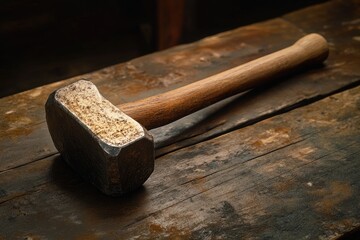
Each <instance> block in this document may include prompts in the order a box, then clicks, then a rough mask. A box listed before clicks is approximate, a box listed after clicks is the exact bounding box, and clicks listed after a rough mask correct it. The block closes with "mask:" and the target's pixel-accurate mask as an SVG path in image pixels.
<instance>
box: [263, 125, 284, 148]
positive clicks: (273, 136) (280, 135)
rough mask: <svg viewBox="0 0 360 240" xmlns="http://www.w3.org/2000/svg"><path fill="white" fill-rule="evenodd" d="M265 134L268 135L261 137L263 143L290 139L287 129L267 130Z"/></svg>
mask: <svg viewBox="0 0 360 240" xmlns="http://www.w3.org/2000/svg"><path fill="white" fill-rule="evenodd" d="M265 135H266V136H265V137H264V138H262V139H260V142H261V143H262V144H263V145H268V144H270V143H273V142H278V141H282V140H284V139H289V134H288V133H287V132H286V131H277V130H276V129H270V130H268V131H266V134H265Z"/></svg>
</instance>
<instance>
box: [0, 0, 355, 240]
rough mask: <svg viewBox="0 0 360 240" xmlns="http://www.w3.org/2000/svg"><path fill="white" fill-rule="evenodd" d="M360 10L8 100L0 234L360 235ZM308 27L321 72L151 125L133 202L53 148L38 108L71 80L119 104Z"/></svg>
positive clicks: (236, 60)
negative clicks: (112, 194) (145, 175)
mask: <svg viewBox="0 0 360 240" xmlns="http://www.w3.org/2000/svg"><path fill="white" fill-rule="evenodd" d="M359 13H360V8H359V1H331V2H328V3H325V4H321V5H317V6H312V7H310V8H307V9H304V10H301V11H298V12H295V13H291V14H288V15H285V16H283V17H279V18H276V19H273V20H269V21H266V22H262V23H257V24H254V25H249V26H245V27H241V28H239V29H235V30H233V31H230V32H225V33H222V34H219V35H215V36H212V37H209V38H206V39H204V40H201V41H199V42H195V43H193V44H188V45H183V46H179V47H176V48H173V49H169V50H167V51H164V52H159V53H155V54H151V55H148V56H144V57H141V58H138V59H135V60H132V61H130V62H127V63H124V64H119V65H115V66H112V67H109V68H106V69H103V70H100V71H97V72H94V73H90V74H86V75H83V76H79V77H76V78H72V79H68V80H65V81H63V82H59V83H56V84H51V85H48V86H44V87H41V88H37V89H34V90H31V91H27V92H24V93H21V94H17V95H14V96H10V97H7V98H3V99H0V113H1V114H0V132H1V135H0V216H1V218H0V219H1V220H0V239H1V237H3V238H5V239H13V238H22V239H23V238H25V237H39V238H44V239H45V238H48V239H63V238H78V239H111V238H115V239H116V238H119V237H124V238H125V237H134V238H136V237H137V236H138V238H140V239H141V238H145V239H146V238H153V237H155V236H160V237H164V238H166V237H169V238H176V237H179V238H199V239H203V238H209V239H211V238H215V237H219V238H221V237H223V238H233V239H238V238H239V237H241V236H243V237H248V238H250V237H254V238H270V237H275V238H284V239H286V238H294V239H299V238H319V237H324V238H331V237H334V236H339V235H341V234H343V233H345V232H348V231H350V230H352V229H354V228H356V227H358V226H359V221H360V218H359V216H360V206H359V202H360V201H359V197H358V196H360V195H359V186H360V185H359V183H358V182H359V174H357V169H359V160H360V159H359V157H358V155H359V154H357V153H358V152H359V147H358V146H359V136H360V134H359V88H358V87H356V86H357V85H358V84H359V81H360V69H359V67H358V66H360V58H359V54H360V51H359V43H360V41H359V36H360V32H359V25H360V21H359V15H360V14H359ZM310 32H319V33H320V34H323V35H324V36H325V37H326V38H327V39H328V40H329V42H330V46H331V52H330V57H329V59H328V61H327V62H326V64H325V65H324V66H318V67H315V68H313V69H307V70H306V71H304V72H301V73H299V74H298V75H294V76H291V77H287V79H283V80H285V81H278V82H277V83H274V84H272V85H271V86H267V87H264V88H262V89H256V90H253V91H250V92H247V93H245V94H242V95H238V96H235V97H233V98H231V99H227V100H225V101H223V102H221V103H219V104H216V105H214V106H211V107H209V108H207V109H204V110H203V111H200V112H197V113H195V114H193V115H191V116H189V117H186V118H184V119H181V120H179V121H177V122H175V123H173V124H170V125H168V126H165V127H163V128H159V129H155V130H153V131H152V132H153V134H154V136H155V139H156V145H157V155H158V156H159V158H158V159H157V160H156V163H155V164H156V169H155V172H154V174H153V175H152V177H151V178H150V179H149V180H148V181H147V182H146V184H145V185H144V188H142V189H140V190H139V191H138V192H136V193H134V194H132V195H131V196H128V197H126V198H117V199H113V198H108V197H105V196H103V195H101V194H100V193H99V192H97V191H96V190H95V189H93V188H92V187H91V186H89V185H88V184H86V183H84V182H83V181H82V180H81V179H79V178H78V177H77V176H76V174H75V173H73V172H72V171H71V170H70V169H69V168H68V167H67V166H66V165H65V164H64V163H63V162H62V161H61V157H60V156H59V154H58V153H57V151H56V150H55V148H54V146H53V144H52V142H51V139H50V136H49V134H48V132H47V128H46V123H45V122H44V109H43V105H44V102H45V100H46V98H47V96H48V94H49V93H51V92H52V91H53V90H54V89H56V88H58V87H60V86H62V85H64V84H67V83H69V82H72V81H75V80H77V79H81V78H85V79H88V80H91V81H93V82H94V83H95V84H96V85H97V86H99V89H100V91H101V92H102V93H103V95H104V96H105V97H106V98H108V99H109V100H110V101H111V102H113V103H114V104H119V103H122V102H127V101H131V100H135V99H139V98H143V97H146V96H150V95H153V94H155V93H159V92H163V91H166V90H168V89H173V88H176V87H178V86H181V85H184V84H186V83H190V82H193V81H195V80H198V79H201V78H203V77H206V76H209V75H211V74H214V73H217V72H220V71H222V70H225V69H228V68H230V67H233V66H236V65H238V64H240V63H243V62H246V61H249V60H251V59H254V58H256V57H258V56H262V55H264V54H266V53H269V52H272V51H275V50H278V49H280V48H283V47H286V46H288V45H290V44H291V43H293V42H294V41H295V40H296V39H297V38H299V37H301V36H303V35H304V34H305V33H310ZM346 89H349V90H346ZM336 92H340V93H339V94H335V93H336ZM334 94H335V95H334ZM327 96H328V97H327ZM319 99H323V100H320V101H319ZM312 102H315V103H313V104H310V105H308V104H309V103H312ZM291 109H296V110H293V111H290V112H287V111H289V110H291ZM284 112H285V113H284ZM273 116H274V117H273Z"/></svg>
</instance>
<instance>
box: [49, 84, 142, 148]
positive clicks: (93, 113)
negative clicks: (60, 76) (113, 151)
mask: <svg viewBox="0 0 360 240" xmlns="http://www.w3.org/2000/svg"><path fill="white" fill-rule="evenodd" d="M55 99H56V100H57V101H58V102H60V103H61V104H62V105H63V106H64V107H65V108H67V109H68V110H69V111H70V112H71V113H72V114H74V115H75V117H76V118H78V119H79V120H80V121H81V122H82V123H84V124H85V125H86V126H87V127H88V128H89V129H90V131H92V132H93V133H94V134H95V135H96V136H98V137H99V138H100V139H101V140H102V141H103V142H105V143H107V144H109V145H113V146H118V147H121V146H124V145H126V144H128V143H130V142H133V141H135V140H137V139H139V138H141V137H143V136H144V134H145V133H144V130H143V128H142V127H141V125H140V124H139V123H137V122H136V121H135V120H133V119H132V118H130V117H129V116H127V115H126V114H124V113H123V112H121V111H120V109H118V108H117V107H115V106H114V105H112V104H111V103H110V102H109V101H107V100H106V99H105V98H104V97H103V96H101V94H100V93H99V91H98V90H97V88H96V86H95V85H94V84H92V83H91V82H89V81H84V80H80V81H78V82H75V83H73V84H70V85H68V86H66V87H64V88H61V89H59V90H58V91H57V92H56V94H55Z"/></svg>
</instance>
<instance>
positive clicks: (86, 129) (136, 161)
mask: <svg viewBox="0 0 360 240" xmlns="http://www.w3.org/2000/svg"><path fill="white" fill-rule="evenodd" d="M328 52H329V49H328V44H327V42H326V40H325V39H324V38H323V37H322V36H320V35H318V34H309V35H307V36H305V37H303V38H301V39H300V40H298V41H297V42H296V43H294V44H293V45H292V46H290V47H288V48H285V49H283V50H280V51H277V52H275V53H272V54H269V55H267V56H264V57H261V58H258V59H256V60H253V61H251V62H248V63H246V64H243V65H240V66H237V67H235V68H232V69H229V70H227V71H224V72H221V73H219V74H216V75H213V76H211V77H208V78H205V79H203V80H200V81H197V82H194V83H192V84H189V85H186V86H184V87H180V88H178V89H175V90H172V91H169V92H166V93H162V94H159V95H156V96H152V97H149V98H146V99H143V100H139V101H135V102H131V103H125V104H122V105H119V106H117V107H116V106H114V105H112V104H111V103H110V102H109V101H107V100H106V99H104V97H103V96H102V95H101V94H100V93H99V91H98V90H97V88H96V86H95V85H94V84H92V83H91V82H89V81H84V80H81V81H78V82H75V83H73V84H70V85H68V86H66V87H63V88H61V89H58V90H56V91H55V92H53V93H52V94H51V95H50V96H49V98H48V100H47V102H46V106H45V108H46V121H47V124H48V128H49V131H50V134H51V137H52V139H53V141H54V144H55V147H56V148H57V149H58V150H59V152H60V153H61V155H62V157H63V159H65V161H66V162H67V163H68V164H69V165H70V166H71V167H72V168H73V169H74V170H75V171H76V172H78V173H79V174H80V175H81V176H82V177H83V178H84V179H86V180H88V181H90V182H91V183H92V184H93V185H95V186H96V187H97V188H98V189H99V190H101V191H102V192H103V193H105V194H107V195H113V196H117V195H123V194H126V193H128V192H131V191H133V190H135V189H137V188H139V187H140V186H141V185H142V184H143V183H144V182H145V181H146V180H147V179H148V178H149V176H150V175H151V173H152V172H153V170H154V141H153V137H152V136H151V134H150V133H149V132H148V131H147V129H152V128H156V127H160V126H163V125H166V124H168V123H171V122H173V121H175V120H178V119H180V118H182V117H184V116H186V115H188V114H191V113H193V112H195V111H197V110H200V109H202V108H204V107H207V106H209V105H211V104H213V103H215V102H218V101H220V100H222V99H225V98H227V97H230V96H232V95H235V94H237V93H240V92H243V91H246V90H249V89H251V88H254V87H255V86H258V85H260V84H261V83H264V82H266V81H268V80H271V79H274V78H277V77H279V76H283V75H285V74H287V73H289V72H292V71H294V70H297V69H299V68H302V67H305V66H309V65H312V64H319V63H321V62H323V61H324V60H325V59H326V58H327V56H328Z"/></svg>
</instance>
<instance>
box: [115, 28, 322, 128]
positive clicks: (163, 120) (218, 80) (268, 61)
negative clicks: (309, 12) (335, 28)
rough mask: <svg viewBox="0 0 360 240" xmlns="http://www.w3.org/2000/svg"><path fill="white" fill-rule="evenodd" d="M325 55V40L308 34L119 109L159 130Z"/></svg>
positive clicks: (146, 125) (318, 59)
mask: <svg viewBox="0 0 360 240" xmlns="http://www.w3.org/2000/svg"><path fill="white" fill-rule="evenodd" d="M328 53H329V48H328V44H327V42H326V40H325V39H324V38H323V37H322V36H320V35H319V34H315V33H313V34H309V35H307V36H305V37H303V38H301V39H300V40H298V41H297V42H295V43H294V44H293V45H292V46H290V47H288V48H285V49H282V50H280V51H277V52H274V53H271V54H269V55H266V56H264V57H261V58H258V59H256V60H253V61H251V62H248V63H246V64H243V65H240V66H237V67H235V68H232V69H229V70H226V71H224V72H221V73H219V74H216V75H213V76H210V77H208V78H205V79H203V80H200V81H197V82H194V83H192V84H189V85H186V86H183V87H180V88H178V89H175V90H172V91H169V92H165V93H162V94H159V95H155V96H151V97H148V98H145V99H142V100H139V101H135V102H130V103H125V104H122V105H120V106H119V108H120V109H121V110H122V111H124V112H125V113H126V114H128V115H129V116H131V117H132V118H134V119H135V120H136V121H138V122H139V123H141V124H142V125H143V126H144V127H146V128H147V129H152V128H156V127H160V126H163V125H165V124H168V123H170V122H173V121H175V120H177V119H180V118H182V117H184V116H186V115H188V114H191V113H193V112H195V111H197V110H200V109H202V108H204V107H207V106H209V105H211V104H213V103H215V102H217V101H220V100H222V99H225V98H227V97H230V96H232V95H235V94H237V93H240V92H243V91H246V90H249V89H251V88H253V87H255V86H258V85H259V84H261V83H264V82H266V81H268V80H271V79H274V78H276V77H279V76H282V75H284V74H287V73H289V72H292V71H294V70H296V69H299V68H301V67H304V66H308V65H311V64H318V63H321V62H323V61H324V60H325V59H326V58H327V56H328Z"/></svg>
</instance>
